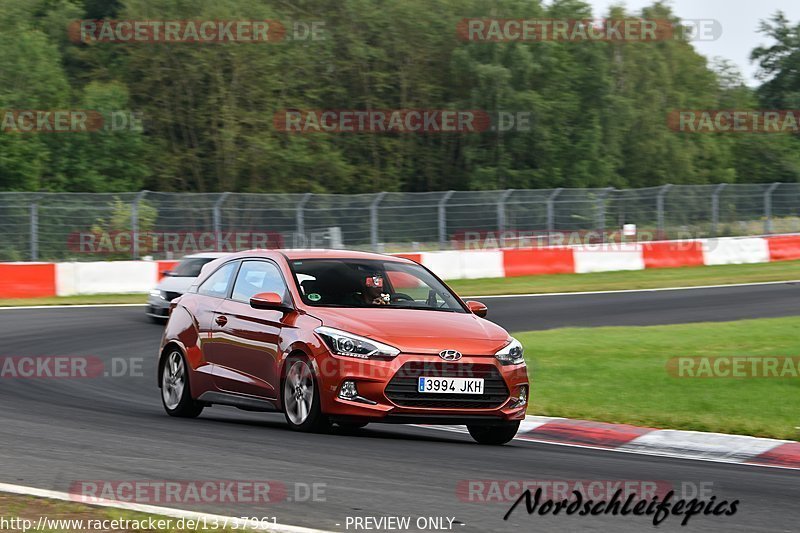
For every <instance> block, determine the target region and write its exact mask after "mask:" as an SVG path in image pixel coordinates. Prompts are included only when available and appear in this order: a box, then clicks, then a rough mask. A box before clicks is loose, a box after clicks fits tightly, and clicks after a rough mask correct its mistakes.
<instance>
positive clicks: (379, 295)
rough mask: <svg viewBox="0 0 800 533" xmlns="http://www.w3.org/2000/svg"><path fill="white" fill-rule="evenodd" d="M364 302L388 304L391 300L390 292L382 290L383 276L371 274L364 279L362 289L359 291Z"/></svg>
mask: <svg viewBox="0 0 800 533" xmlns="http://www.w3.org/2000/svg"><path fill="white" fill-rule="evenodd" d="M361 294H362V295H363V297H364V303H367V304H372V305H389V304H390V303H391V301H392V297H391V295H390V294H388V293H385V292H383V276H382V275H381V274H373V275H372V276H367V278H366V279H365V280H364V291H363V292H362V293H361Z"/></svg>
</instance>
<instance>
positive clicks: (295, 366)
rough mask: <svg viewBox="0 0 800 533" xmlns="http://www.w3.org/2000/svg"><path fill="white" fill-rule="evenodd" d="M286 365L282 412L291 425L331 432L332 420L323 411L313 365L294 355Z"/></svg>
mask: <svg viewBox="0 0 800 533" xmlns="http://www.w3.org/2000/svg"><path fill="white" fill-rule="evenodd" d="M285 368H286V372H285V374H284V377H283V385H282V387H281V392H282V394H283V396H282V400H283V401H282V403H283V414H284V416H285V417H286V422H287V423H288V424H289V427H290V428H291V429H293V430H295V431H303V432H307V433H321V432H325V431H328V430H329V429H330V427H331V423H330V421H329V420H328V417H327V416H325V415H324V414H323V413H322V406H321V405H320V394H319V386H318V385H317V378H316V376H315V375H314V369H313V368H312V367H311V364H310V363H309V362H308V360H306V359H305V358H293V359H290V360H289V361H287V362H286V366H285Z"/></svg>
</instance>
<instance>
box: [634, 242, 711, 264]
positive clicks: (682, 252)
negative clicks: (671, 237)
mask: <svg viewBox="0 0 800 533" xmlns="http://www.w3.org/2000/svg"><path fill="white" fill-rule="evenodd" d="M641 244H642V253H643V256H644V267H645V268H676V267H685V266H703V265H704V264H705V263H704V262H703V243H702V242H701V241H656V242H645V243H641Z"/></svg>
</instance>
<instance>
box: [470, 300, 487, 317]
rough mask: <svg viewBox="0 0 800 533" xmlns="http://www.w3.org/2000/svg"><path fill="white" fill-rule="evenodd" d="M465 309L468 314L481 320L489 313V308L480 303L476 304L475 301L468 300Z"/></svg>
mask: <svg viewBox="0 0 800 533" xmlns="http://www.w3.org/2000/svg"><path fill="white" fill-rule="evenodd" d="M467 307H468V308H469V312H470V313H472V314H473V315H477V316H479V317H481V318H484V317H486V314H487V313H488V312H489V308H488V307H486V306H485V305H484V304H482V303H480V302H476V301H475V300H470V301H468V302H467Z"/></svg>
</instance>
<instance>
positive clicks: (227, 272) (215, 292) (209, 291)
mask: <svg viewBox="0 0 800 533" xmlns="http://www.w3.org/2000/svg"><path fill="white" fill-rule="evenodd" d="M236 265H237V263H236V262H235V261H234V262H233V263H228V264H227V265H224V266H222V267H220V268H219V269H218V270H217V271H216V272H214V273H213V274H211V276H209V278H208V279H207V280H205V281H204V282H203V284H202V285H200V287H199V288H198V289H197V293H198V294H202V295H204V296H214V297H216V298H225V297H226V296H227V295H228V287H230V283H231V278H233V273H234V272H235V271H236Z"/></svg>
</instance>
